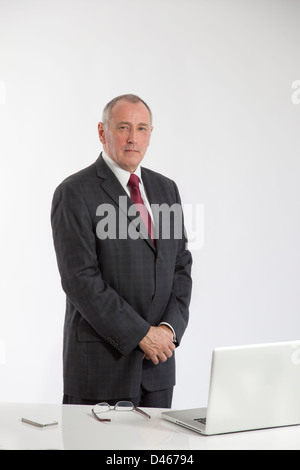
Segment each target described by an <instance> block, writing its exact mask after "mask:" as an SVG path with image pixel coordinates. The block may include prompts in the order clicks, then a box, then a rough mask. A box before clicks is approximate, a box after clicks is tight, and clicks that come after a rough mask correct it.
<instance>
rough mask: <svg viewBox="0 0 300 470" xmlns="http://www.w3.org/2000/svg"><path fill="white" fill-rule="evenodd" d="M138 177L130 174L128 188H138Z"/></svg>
mask: <svg viewBox="0 0 300 470" xmlns="http://www.w3.org/2000/svg"><path fill="white" fill-rule="evenodd" d="M139 181H140V179H139V177H138V176H137V175H135V174H134V173H131V175H130V178H129V181H128V186H129V187H130V188H138V187H139Z"/></svg>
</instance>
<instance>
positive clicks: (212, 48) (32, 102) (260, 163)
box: [0, 0, 300, 408]
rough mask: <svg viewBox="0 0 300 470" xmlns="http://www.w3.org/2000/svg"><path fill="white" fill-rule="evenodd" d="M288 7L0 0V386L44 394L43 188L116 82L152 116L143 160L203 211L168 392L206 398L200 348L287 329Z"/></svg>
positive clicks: (74, 162) (47, 369)
mask: <svg viewBox="0 0 300 470" xmlns="http://www.w3.org/2000/svg"><path fill="white" fill-rule="evenodd" d="M299 18H300V1H299V0H281V1H280V0H248V1H243V0H219V1H218V0H151V2H149V1H146V0H110V1H106V0H0V41H1V42H0V126H1V127H0V132H1V138H0V152H1V180H0V191H1V198H0V203H1V218H0V223H1V232H0V233H1V244H0V250H1V258H0V259H1V270H0V273H1V284H0V286H1V297H0V305H1V309H0V400H1V401H17V402H21V401H23V402H53V403H60V402H61V397H62V360H61V354H62V327H63V320H64V307H65V297H64V293H63V292H62V289H61V287H60V279H59V275H58V271H57V266H56V259H55V253H54V249H53V245H52V234H51V227H50V206H51V199H52V194H53V191H54V189H55V187H56V186H57V185H58V184H59V183H60V181H61V180H62V179H63V178H65V177H66V176H68V175H69V174H71V173H73V172H75V171H77V170H80V169H81V168H84V167H85V166H87V165H89V164H90V163H92V162H93V161H94V160H96V158H97V157H98V154H99V152H100V150H101V146H100V143H99V141H98V137H97V124H98V121H99V120H100V118H101V113H102V108H103V107H104V105H105V104H106V103H107V102H108V101H109V100H110V99H111V98H112V97H114V96H116V95H119V94H121V93H127V92H128V93H136V94H138V95H140V96H141V97H142V98H144V99H145V100H146V101H147V102H148V103H149V105H150V106H151V108H152V111H153V114H154V131H153V135H152V141H151V146H150V148H149V151H148V154H147V156H146V158H145V161H144V165H145V166H148V167H150V168H152V169H154V170H156V171H159V172H161V173H163V174H166V175H167V176H169V177H171V178H173V179H174V180H175V181H176V182H177V184H178V186H179V189H180V192H181V196H182V201H183V203H184V204H192V207H196V205H197V204H200V205H202V206H201V207H202V208H204V225H203V224H201V229H200V230H201V231H203V233H204V243H203V244H201V247H200V249H195V250H193V257H194V266H193V279H194V290H193V298H192V304H191V317H190V324H189V328H188V330H187V332H186V335H185V337H184V339H183V341H182V345H181V347H180V348H179V349H178V351H177V364H178V366H177V387H176V391H175V395H174V402H173V405H174V407H178V408H180V407H185V406H189V407H194V406H195V407H197V406H202V405H205V404H206V400H207V392H208V381H209V372H210V359H211V351H212V348H213V347H215V346H226V345H238V344H245V343H257V342H269V341H279V340H290V339H300V333H299V327H300V316H299V313H300V289H299V276H300V242H299V240H300V217H299V211H300V185H299V181H300V143H299V124H300V103H299V102H300V93H298V92H299V89H298V88H297V87H298V86H299V85H300V82H299V83H298V82H297V80H299V79H300V64H299V44H300V28H299ZM293 86H294V88H293ZM199 236H200V237H201V234H200V235H199Z"/></svg>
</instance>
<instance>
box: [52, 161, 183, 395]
mask: <svg viewBox="0 0 300 470" xmlns="http://www.w3.org/2000/svg"><path fill="white" fill-rule="evenodd" d="M142 179H143V183H144V186H145V189H146V192H147V195H148V199H149V201H150V203H151V204H163V203H166V204H168V205H169V206H172V204H174V203H180V198H179V194H178V190H177V187H176V185H175V184H174V182H173V181H171V180H169V179H168V178H166V177H164V176H162V175H160V174H158V173H155V172H153V171H151V170H148V169H145V168H142ZM119 196H126V197H127V199H126V202H127V203H128V207H130V206H131V204H132V203H131V200H130V198H128V196H127V195H126V193H125V191H124V189H123V188H122V186H121V185H120V183H119V181H118V180H117V178H116V177H115V175H114V174H113V172H112V171H111V170H110V169H109V168H108V166H107V165H106V163H105V162H104V160H103V159H102V156H101V155H100V157H99V158H98V159H97V160H96V162H95V163H94V164H92V165H90V166H89V167H88V168H86V169H84V170H81V171H79V172H78V173H76V174H74V175H72V176H70V177H68V178H67V179H65V180H64V181H63V182H62V183H61V184H60V185H59V186H58V188H57V189H56V191H55V193H54V197H53V203H52V211H51V222H52V229H53V239H54V246H55V250H56V255H57V262H58V267H59V272H60V276H61V282H62V287H63V289H64V291H65V293H66V296H67V299H66V316H65V326H64V351H63V364H64V393H65V394H68V395H73V396H77V397H81V398H85V399H91V400H93V399H96V400H99V399H100V400H102V399H114V398H122V397H124V398H126V397H127V398H128V397H134V396H137V395H138V394H139V390H140V386H141V384H142V385H143V386H144V387H145V388H146V389H147V390H149V391H154V390H163V389H165V388H169V387H171V386H173V385H174V384H175V362H174V361H175V360H174V355H173V357H172V358H171V359H168V360H167V361H166V362H165V363H159V364H158V365H156V366H154V365H153V364H152V362H151V361H147V360H144V359H143V352H142V351H141V350H140V348H139V346H138V344H139V342H140V341H141V339H142V338H143V337H144V336H145V335H146V334H147V332H148V331H149V329H150V326H151V325H153V326H156V325H158V324H159V323H160V322H167V323H169V324H170V325H172V327H173V328H174V330H175V332H176V339H177V343H178V344H179V343H180V340H181V338H182V335H183V333H184V331H185V328H186V326H187V322H188V315H189V311H188V308H189V302H190V295H191V276H190V272H191V264H192V260H191V254H190V252H189V251H188V250H187V249H186V239H185V237H184V236H182V238H181V239H176V238H175V237H174V236H173V235H172V233H173V232H174V231H173V230H172V227H171V231H170V233H171V237H170V239H163V238H162V237H161V234H160V238H158V239H157V240H156V244H155V246H154V245H153V243H152V241H151V240H150V239H144V238H142V237H141V236H138V237H137V238H136V239H133V238H131V237H123V238H120V237H119V236H117V237H116V238H106V239H100V238H99V237H98V236H97V224H98V223H99V221H100V220H101V217H100V216H99V215H97V208H98V207H99V206H100V205H102V204H109V205H110V207H113V208H114V209H115V211H116V223H117V227H116V228H117V234H118V233H119V228H120V227H119V223H120V221H123V222H124V220H125V221H126V224H130V223H131V224H133V223H134V220H136V217H137V215H135V216H134V217H132V218H131V220H130V217H129V216H127V215H126V214H125V213H124V212H123V208H122V207H121V208H120V206H119ZM102 207H103V206H102ZM98 214H99V211H98ZM157 222H158V221H156V223H157ZM175 222H176V221H175ZM173 223H174V221H173V222H172V224H173ZM123 228H124V227H123ZM138 228H139V227H138V226H137V229H138ZM122 230H123V229H122ZM137 235H138V234H137Z"/></svg>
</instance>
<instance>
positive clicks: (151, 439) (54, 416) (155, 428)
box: [0, 403, 300, 455]
mask: <svg viewBox="0 0 300 470" xmlns="http://www.w3.org/2000/svg"><path fill="white" fill-rule="evenodd" d="M147 411H148V412H149V414H150V415H151V419H146V418H144V417H143V416H141V415H139V414H138V413H135V412H131V411H130V412H123V413H122V412H117V411H110V412H109V417H110V418H111V422H110V423H105V424H104V423H100V422H98V421H96V419H95V418H94V417H93V416H92V414H91V407H90V406H78V405H37V404H13V403H2V404H0V450H2V449H7V450H38V449H61V450H72V449H74V450H85V449H86V450H93V449H102V450H103V449H104V450H142V449H143V450H157V451H159V450H168V451H173V452H171V453H176V450H177V451H178V450H185V451H192V450H197V449H200V450H205V449H207V450H213V449H218V450H221V449H235V450H237V449H290V450H291V449H297V450H300V426H292V427H285V428H277V429H268V430H259V431H251V432H242V433H235V434H224V435H220V436H210V437H205V436H201V435H199V434H197V433H195V432H193V431H189V430H186V429H184V428H181V427H179V426H177V425H175V424H172V423H169V422H167V421H165V420H162V419H161V418H160V415H161V411H162V410H159V409H147ZM41 413H43V414H45V415H47V417H48V418H49V419H51V420H57V421H58V425H55V426H51V427H48V428H37V427H34V426H31V425H29V424H26V423H23V422H22V421H21V418H22V417H25V418H35V417H39V416H40V415H41ZM169 453H170V452H169ZM112 455H113V454H112Z"/></svg>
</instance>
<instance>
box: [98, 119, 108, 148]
mask: <svg viewBox="0 0 300 470" xmlns="http://www.w3.org/2000/svg"><path fill="white" fill-rule="evenodd" d="M98 135H99V139H100V142H101V143H102V144H105V142H106V139H105V129H104V125H103V123H102V122H99V124H98Z"/></svg>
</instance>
